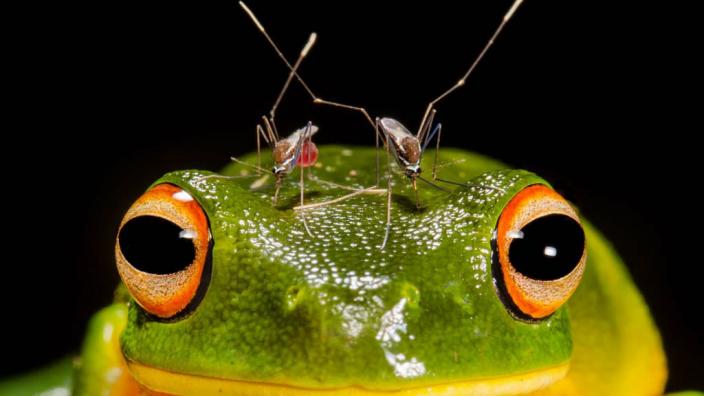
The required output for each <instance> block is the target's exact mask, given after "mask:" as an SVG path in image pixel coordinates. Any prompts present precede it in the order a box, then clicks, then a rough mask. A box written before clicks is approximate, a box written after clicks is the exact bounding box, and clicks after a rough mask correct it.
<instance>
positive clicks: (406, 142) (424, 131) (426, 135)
mask: <svg viewBox="0 0 704 396" xmlns="http://www.w3.org/2000/svg"><path fill="white" fill-rule="evenodd" d="M521 3H523V0H514V2H513V4H512V5H511V7H510V8H509V9H508V11H507V12H506V13H505V14H504V16H503V18H502V20H501V22H500V23H499V25H498V27H497V28H496V30H494V33H493V34H492V36H491V37H490V39H489V41H488V42H487V43H486V44H485V45H484V47H483V48H482V50H481V51H480V52H479V55H477V57H476V58H475V59H474V61H473V62H472V63H471V64H470V66H469V68H468V69H467V71H466V72H465V73H464V74H463V75H462V77H461V78H460V79H459V80H458V81H457V82H456V83H455V84H454V85H453V86H452V87H450V88H449V89H447V90H446V91H445V92H443V93H442V94H441V95H440V96H438V97H436V98H435V99H433V100H432V101H431V102H430V103H428V106H427V107H426V110H425V113H424V114H423V118H422V119H421V122H420V125H419V127H418V130H417V132H416V134H415V135H414V134H413V133H411V132H410V130H409V129H408V128H406V127H405V126H404V125H403V124H402V123H401V122H399V121H397V120H395V119H393V118H390V117H381V118H380V117H376V118H375V119H374V120H373V119H372V117H371V116H370V115H369V113H368V112H367V110H366V109H365V108H363V107H360V106H352V105H348V104H344V103H340V102H334V101H330V100H326V99H322V98H321V97H319V96H317V95H316V94H315V93H314V92H313V90H311V88H310V87H309V86H308V84H306V82H305V81H304V80H303V78H302V77H301V76H300V74H299V73H297V72H296V69H295V68H294V66H292V65H291V63H290V62H289V61H288V60H287V59H286V57H285V56H284V55H283V53H282V52H281V51H280V50H279V48H278V46H277V45H276V44H275V43H274V41H273V40H272V39H271V37H270V36H269V34H268V33H267V32H266V30H264V27H263V26H262V24H261V23H260V22H259V20H258V19H257V17H256V16H255V15H254V13H252V11H251V10H250V9H249V8H247V6H246V5H245V4H244V3H243V2H241V1H240V6H241V7H242V8H243V9H244V10H245V12H246V13H247V14H248V15H249V17H250V18H251V19H252V21H253V22H254V24H255V25H256V26H257V28H258V29H259V30H260V32H261V33H262V34H263V35H264V36H265V38H266V39H267V41H269V43H270V44H271V46H272V47H273V48H274V50H275V51H276V53H277V55H278V56H279V58H281V60H282V61H283V62H284V63H285V64H286V65H287V66H288V67H289V69H290V70H291V73H293V75H294V76H295V77H296V79H297V80H298V81H299V82H300V84H301V85H302V86H303V88H304V89H305V90H306V92H307V93H308V94H309V95H310V97H311V98H312V99H313V102H314V103H317V104H323V105H328V106H333V107H339V108H343V109H348V110H353V111H358V112H360V113H361V114H362V115H363V116H364V117H365V119H366V120H367V121H368V122H369V123H370V124H371V126H372V127H373V128H374V131H375V132H374V134H375V141H376V146H377V148H378V147H379V140H380V139H381V140H382V141H383V142H384V146H385V147H386V150H387V157H391V154H389V153H393V158H394V160H395V162H396V164H397V165H398V166H399V167H400V168H401V170H402V171H403V174H404V175H405V176H406V177H408V178H409V179H410V181H411V185H412V187H413V190H414V192H415V196H416V206H417V207H420V200H419V197H418V187H417V180H421V181H423V182H425V183H427V184H429V185H431V186H433V187H435V188H439V189H441V190H444V189H443V188H442V187H440V186H438V185H436V184H434V183H432V182H431V181H430V180H428V179H425V178H423V177H422V176H421V172H422V169H421V167H420V164H421V160H422V157H423V153H424V152H425V150H426V148H427V147H428V145H429V144H430V142H431V141H432V139H433V138H435V141H436V144H435V156H434V160H433V169H432V179H433V180H437V181H440V182H444V183H449V184H454V185H459V186H468V184H467V183H458V182H454V181H450V180H445V179H441V178H439V177H438V176H437V168H438V166H437V159H438V151H439V149H440V138H441V135H442V124H441V123H437V124H435V125H434V124H433V122H434V119H435V114H436V112H437V111H436V109H435V107H436V105H437V104H438V103H439V102H440V101H442V100H443V99H445V98H446V97H447V96H448V95H450V94H451V93H453V92H454V91H456V90H457V89H459V88H461V87H462V86H464V85H465V83H466V81H467V78H469V76H470V75H471V74H472V72H474V70H475V69H476V67H477V65H478V64H479V63H480V61H481V60H482V59H483V58H484V55H485V54H486V53H487V51H488V50H489V48H491V46H492V45H493V44H494V42H495V41H496V38H497V37H498V36H499V34H500V33H501V32H502V31H503V29H504V27H505V26H506V24H507V23H508V21H509V20H510V19H511V17H513V15H514V14H515V12H516V10H517V9H518V7H519V6H520V5H521ZM376 174H377V175H376V176H377V178H376V180H377V185H378V184H379V156H378V154H377V158H376ZM488 188H495V187H488ZM496 189H499V188H496ZM386 190H387V210H386V232H385V235H384V240H383V242H382V244H381V246H380V249H381V250H384V248H385V247H386V244H387V242H388V239H389V234H390V231H391V194H392V190H391V172H390V168H388V167H387V188H386ZM499 190H500V189H499ZM314 205H315V204H314ZM318 205H319V204H318ZM308 207H309V206H301V207H299V209H305V208H308Z"/></svg>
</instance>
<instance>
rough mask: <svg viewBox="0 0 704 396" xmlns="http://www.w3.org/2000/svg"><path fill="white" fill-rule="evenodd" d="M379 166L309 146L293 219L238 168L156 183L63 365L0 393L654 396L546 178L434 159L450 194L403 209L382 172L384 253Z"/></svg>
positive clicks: (598, 257)
mask: <svg viewBox="0 0 704 396" xmlns="http://www.w3.org/2000/svg"><path fill="white" fill-rule="evenodd" d="M376 154H377V152H376V150H375V149H374V148H369V147H361V146H336V145H323V146H320V147H319V160H318V162H317V163H316V164H315V166H314V167H313V169H314V172H315V175H316V176H315V177H314V178H313V177H311V178H310V180H308V181H307V183H306V196H307V197H308V198H307V202H306V205H305V208H304V209H302V208H301V207H297V206H296V205H297V204H298V201H297V199H298V195H297V187H298V184H297V182H296V180H288V179H287V180H285V181H283V182H282V185H281V195H280V197H279V201H278V203H277V204H276V205H272V200H271V196H272V192H273V188H274V183H272V175H270V174H259V173H258V172H256V171H253V170H252V169H251V168H248V167H246V166H243V165H242V163H246V162H248V161H249V162H254V160H255V158H256V157H255V154H250V155H248V156H244V157H241V161H239V162H238V163H232V164H230V165H228V166H226V167H225V168H224V169H222V170H221V171H220V172H219V174H220V175H224V176H234V177H227V178H226V177H213V176H214V175H218V174H216V173H213V172H211V171H204V170H182V171H174V172H170V173H167V174H165V175H164V176H162V177H161V178H159V179H158V180H156V181H155V182H154V183H153V184H152V185H151V186H149V187H148V188H147V189H146V191H145V193H144V194H143V195H142V196H141V197H139V198H138V199H136V201H135V202H134V204H133V205H132V206H131V207H130V209H128V210H127V212H126V213H125V216H124V218H123V220H122V222H121V224H120V226H119V229H118V231H117V233H116V243H115V262H116V269H117V271H118V272H119V274H120V277H121V282H120V284H119V285H118V287H117V289H116V292H115V298H114V301H113V302H112V303H111V304H110V305H108V306H107V307H105V308H103V309H102V310H100V311H99V312H97V313H95V315H94V316H93V317H92V319H91V320H90V322H89V324H88V326H87V331H86V335H85V339H84V342H83V345H82V348H81V351H80V353H79V354H78V356H76V357H73V358H67V359H64V360H62V361H60V362H57V363H56V364H54V365H52V366H50V367H48V368H46V369H44V370H42V371H39V372H35V373H32V374H28V375H26V376H23V377H20V378H17V379H13V380H10V381H6V382H4V383H0V394H3V395H7V394H10V395H11V394H17V395H23V394H42V395H48V394H51V395H257V396H258V395H282V396H294V395H404V396H411V395H412V396H417V395H512V394H529V395H568V396H569V395H625V394H628V395H658V394H662V392H663V390H664V386H665V382H666V378H667V364H666V357H665V353H664V351H663V345H662V341H661V338H660V335H659V333H658V330H657V327H656V325H655V322H654V320H653V318H652V317H651V315H650V312H649V310H648V307H647V305H646V303H645V301H644V299H643V297H642V296H641V294H640V293H639V291H638V289H637V287H636V285H635V284H634V283H633V280H632V279H631V277H630V276H629V274H628V271H627V268H626V266H625V265H624V263H623V261H622V259H621V258H620V257H619V255H618V254H617V252H616V251H615V249H614V247H613V246H612V245H611V244H610V243H609V241H608V240H607V239H606V238H605V237H604V236H603V235H602V234H601V233H600V232H599V231H598V230H597V229H595V227H594V226H592V225H591V223H589V222H588V220H586V219H585V218H583V216H581V214H580V213H579V211H578V209H577V208H576V207H575V206H574V205H573V204H572V203H570V202H569V201H567V200H566V199H565V198H564V197H562V196H561V195H560V194H559V193H558V192H556V190H555V189H554V188H553V186H551V185H550V184H549V183H548V182H547V181H546V180H544V179H543V178H541V177H540V176H538V175H536V174H534V173H532V172H529V171H526V170H521V169H514V168H512V167H510V166H507V165H505V164H504V163H502V162H500V161H498V160H495V159H492V158H489V157H487V156H484V155H481V154H478V153H474V152H470V151H466V150H461V149H453V148H443V149H442V150H441V151H440V152H439V159H438V161H440V163H444V164H447V166H445V167H443V168H442V170H441V171H442V172H443V173H444V174H445V177H452V178H453V180H455V181H457V182H458V183H456V184H453V185H452V186H451V187H442V188H432V187H430V186H428V187H427V188H422V189H418V194H420V195H421V202H422V203H423V204H422V206H421V208H418V207H416V197H415V195H414V194H415V191H414V190H413V188H412V187H411V186H410V183H408V181H407V180H405V179H404V178H403V175H396V174H394V172H393V169H392V168H389V169H387V177H391V178H392V180H393V183H392V184H390V186H391V188H392V194H391V195H390V197H391V198H392V199H391V205H392V206H393V212H392V213H393V214H394V216H393V218H392V219H391V231H390V235H389V239H388V243H387V244H386V246H384V247H383V249H382V248H380V245H381V242H382V238H383V236H384V231H385V224H386V209H385V208H386V205H387V202H386V197H387V195H386V194H385V193H384V191H383V189H379V190H380V191H374V190H371V189H365V188H364V187H365V186H369V185H373V184H374V178H375V175H376V168H375V166H376ZM421 166H425V167H427V166H430V164H429V163H426V160H425V159H424V160H423V163H422V164H421ZM290 179H295V178H290ZM322 179H325V180H328V181H333V182H335V183H331V182H322ZM343 184H344V186H351V187H349V188H353V189H356V191H358V192H359V194H350V193H349V191H348V190H346V189H344V188H341V186H342V185H343ZM340 197H345V198H346V199H344V200H338V199H339V198H340ZM302 216H305V218H306V220H307V222H308V226H309V228H310V230H311V231H312V235H310V234H309V233H307V232H305V231H304V229H303V222H302ZM52 392H53V393H52ZM686 394H690V395H694V394H700V395H701V393H699V392H691V393H686ZM681 395H685V393H682V394H681Z"/></svg>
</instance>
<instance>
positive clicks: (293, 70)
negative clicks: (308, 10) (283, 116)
mask: <svg viewBox="0 0 704 396" xmlns="http://www.w3.org/2000/svg"><path fill="white" fill-rule="evenodd" d="M316 38H317V35H316V34H315V33H312V34H311V35H310V37H309V38H308V42H306V45H305V46H304V47H303V49H302V50H301V53H300V54H299V55H298V59H296V63H294V64H293V68H291V71H290V72H289V73H288V78H286V82H285V83H284V86H283V87H282V88H281V92H279V96H277V97H276V102H274V106H272V107H271V110H270V111H269V117H271V120H272V122H273V121H274V119H275V118H276V109H277V108H278V107H279V104H280V103H281V100H282V99H283V98H284V94H285V93H286V90H287V89H288V87H289V85H291V81H292V80H293V77H294V76H295V75H296V70H298V68H299V67H300V66H301V62H303V58H305V57H306V55H308V52H309V51H310V49H311V48H313V45H314V44H315V40H316Z"/></svg>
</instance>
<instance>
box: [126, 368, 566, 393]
mask: <svg viewBox="0 0 704 396" xmlns="http://www.w3.org/2000/svg"><path fill="white" fill-rule="evenodd" d="M127 365H128V367H129V370H130V372H131V373H132V375H133V376H134V378H135V379H136V380H137V381H139V382H140V383H141V384H142V385H144V386H146V387H147V388H149V389H151V390H154V391H157V392H163V393H168V394H173V395H202V396H209V395H218V396H222V395H238V396H303V395H307V396H309V395H326V396H342V395H345V396H371V395H393V396H397V395H398V396H419V395H433V396H439V395H443V396H450V395H482V396H489V395H514V394H521V393H527V392H531V391H534V390H537V389H541V388H544V387H546V386H548V385H550V384H552V383H554V382H556V381H557V380H559V379H562V378H563V377H564V376H565V375H566V374H567V370H568V368H569V364H568V363H564V364H561V365H559V366H556V367H551V368H548V369H543V370H539V371H532V372H529V373H523V374H517V375H510V376H502V377H494V378H483V379H478V380H472V381H462V382H453V383H448V384H439V385H430V386H423V387H417V388H409V389H402V390H396V391H374V390H368V389H364V388H362V387H358V386H351V387H344V388H336V389H308V388H300V387H295V386H288V385H283V384H269V383H263V382H247V381H236V380H226V379H220V378H209V377H201V376H195V375H187V374H179V373H173V372H170V371H165V370H161V369H157V368H153V367H148V366H145V365H143V364H140V363H137V362H128V363H127Z"/></svg>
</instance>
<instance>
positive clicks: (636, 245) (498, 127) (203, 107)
mask: <svg viewBox="0 0 704 396" xmlns="http://www.w3.org/2000/svg"><path fill="white" fill-rule="evenodd" d="M294 3H295V4H294ZM509 5H510V4H509V1H506V0H502V1H496V0H482V1H470V2H425V3H423V2H418V3H417V4H411V2H398V3H396V2H383V3H382V2H324V3H321V4H317V3H314V2H309V1H305V2H285V3H282V4H274V3H265V2H254V1H252V2H251V3H250V6H251V8H252V9H253V10H254V11H255V12H256V13H257V14H258V15H259V17H260V19H261V20H262V22H263V23H264V25H265V26H267V27H268V30H269V32H270V33H271V35H272V36H273V37H274V38H275V40H277V41H278V42H279V45H280V47H281V48H282V49H283V51H284V52H285V53H286V54H287V55H288V56H289V57H292V58H293V57H295V55H297V53H298V51H299V50H300V48H301V46H302V45H303V44H304V43H305V41H306V39H307V37H308V34H309V32H311V31H313V30H315V31H317V32H318V34H319V41H318V44H317V46H316V48H314V49H313V51H312V52H311V54H310V57H309V59H307V60H306V61H305V63H304V65H303V67H302V69H301V74H302V75H303V76H304V77H305V78H306V79H307V80H308V82H309V83H310V85H311V86H312V87H313V89H314V90H316V91H317V92H318V94H319V95H320V96H322V97H324V98H328V99H333V100H340V101H345V102H348V103H351V104H359V105H364V106H366V107H367V108H368V109H369V111H370V112H371V113H372V114H373V115H384V116H391V117H394V118H397V119H399V120H401V121H402V122H404V123H406V124H407V125H408V126H409V127H411V129H414V128H415V127H416V125H417V123H418V122H419V121H420V117H421V115H422V111H423V110H424V108H425V105H426V104H427V102H428V100H430V99H431V98H433V97H434V96H435V95H438V94H439V93H440V92H442V90H444V89H445V88H446V87H448V86H449V85H451V84H452V83H454V82H455V81H456V80H457V78H458V77H459V76H460V75H461V74H462V73H463V72H464V70H465V68H466V67H467V65H468V63H469V62H470V61H471V60H472V59H473V57H474V56H475V55H476V54H477V53H478V51H479V50H480V49H481V46H482V45H483V44H484V43H485V41H486V40H487V39H488V37H489V36H490V34H491V32H492V31H493V29H494V28H495V26H496V25H497V23H498V21H499V20H500V19H501V17H502V16H503V14H504V12H505V11H506V10H507V8H508V7H509ZM688 7H690V6H688V5H686V3H685V2H667V3H661V4H657V3H647V2H636V1H626V2H613V1H589V2H567V1H557V0H540V1H538V0H526V2H525V4H524V5H523V7H522V8H521V9H520V10H519V11H518V13H517V14H516V16H515V18H514V20H513V21H512V22H511V23H510V24H509V26H508V27H507V29H506V30H505V34H504V35H503V36H501V37H500V38H499V40H498V41H497V43H496V45H495V47H494V48H493V49H492V50H491V51H490V52H489V54H488V56H487V57H486V59H485V61H484V62H483V63H482V64H481V65H480V67H479V68H478V69H477V70H476V74H474V75H473V76H472V77H471V79H470V81H468V84H467V86H466V87H465V88H463V89H462V90H461V91H459V92H458V93H457V94H455V95H453V96H452V97H450V98H448V100H447V101H446V102H443V103H442V104H441V105H440V106H439V112H438V117H439V119H440V120H441V121H442V123H443V129H444V134H443V142H442V143H443V145H446V146H456V147H462V148H466V149H470V150H475V151H478V152H481V153H484V154H487V155H490V156H493V157H496V158H498V159H501V160H503V161H505V162H507V163H509V164H512V165H514V166H516V167H520V168H525V169H529V170H532V171H534V172H536V173H538V174H540V175H542V176H544V177H545V178H546V179H548V180H550V181H551V182H552V183H553V184H554V185H555V186H556V188H558V190H559V191H561V192H562V193H563V194H564V195H565V196H566V197H567V198H569V199H571V200H572V201H574V202H575V203H576V204H577V205H578V206H579V207H580V209H581V210H582V212H583V214H584V216H585V217H587V218H589V219H590V220H591V221H592V222H593V223H595V224H596V226H597V227H598V228H600V229H601V230H602V231H603V232H604V233H605V234H606V235H607V236H608V238H609V239H611V240H612V241H613V243H614V245H615V246H616V248H617V250H618V251H619V252H620V253H621V254H622V255H623V257H624V258H625V259H626V262H627V264H628V266H629V268H630V270H631V272H632V274H633V277H634V278H635V281H636V283H637V284H638V285H639V287H640V288H641V290H642V292H643V294H644V296H645V298H646V300H647V301H648V303H649V305H650V307H651V309H652V311H653V314H654V316H655V319H656V321H657V323H658V325H659V327H660V329H661V331H662V334H663V338H664V341H665V347H666V350H667V353H668V357H669V366H670V371H671V373H670V388H671V389H682V388H685V387H689V388H692V387H694V388H700V389H702V388H704V382H702V381H703V380H702V377H701V373H703V372H704V366H703V364H702V362H703V360H702V359H701V356H704V347H703V345H702V342H701V334H702V330H703V329H702V326H701V325H700V324H698V320H699V316H701V312H702V308H701V303H702V298H701V291H700V289H701V288H700V286H699V284H700V282H701V278H700V277H699V276H698V274H699V273H700V267H701V262H702V260H701V257H700V255H701V247H700V246H699V245H700V244H701V242H699V240H700V239H701V237H700V235H701V233H702V231H701V225H700V224H701V215H700V213H699V211H700V210H701V209H700V207H701V204H700V197H699V194H698V193H697V192H695V190H697V189H698V188H699V184H700V177H699V171H698V170H699V168H700V167H699V158H700V156H701V155H700V154H699V150H698V144H696V143H695V142H694V139H693V138H691V137H688V136H690V135H692V134H694V133H696V132H701V130H702V129H701V125H699V126H696V125H697V124H696V123H694V122H693V119H694V118H695V117H694V116H696V115H697V114H695V112H698V113H701V99H700V96H699V98H698V97H697V95H700V93H699V92H700V91H698V88H697V84H698V81H695V78H698V74H695V73H694V72H695V71H696V70H699V71H700V70H701V69H697V68H696V67H695V66H694V64H693V60H694V56H695V55H696V53H697V52H700V51H701V48H702V47H701V43H700V42H699V43H698V45H695V41H697V40H698V39H696V37H698V36H696V35H695V32H694V28H693V27H692V26H695V23H694V21H688V19H692V17H690V16H693V15H695V13H694V11H693V10H692V9H688ZM30 8H31V9H28V10H22V11H18V13H17V14H10V13H8V14H6V15H5V16H6V17H7V18H10V19H12V18H14V17H15V16H17V17H18V18H17V19H18V20H19V21H20V24H19V25H20V26H18V27H17V29H15V30H14V31H13V32H12V34H10V35H9V36H8V38H9V39H10V42H11V46H12V49H13V50H15V51H16V52H15V55H13V56H11V57H9V58H6V62H7V63H9V64H11V65H12V66H14V68H13V73H14V74H11V75H8V76H9V77H10V78H9V79H8V80H10V82H12V83H13V85H14V86H15V88H17V89H16V90H13V91H12V92H13V95H14V97H13V100H12V101H11V102H12V104H11V105H10V106H9V107H8V108H7V109H8V110H9V113H10V117H9V118H10V119H11V120H13V121H15V122H16V123H15V125H14V126H12V127H8V128H5V132H6V134H5V136H6V139H5V140H6V141H5V143H4V144H3V147H4V148H5V150H4V151H5V157H6V158H5V161H7V162H8V163H7V164H6V165H5V167H4V169H5V172H3V175H4V180H5V188H4V189H3V190H4V192H5V195H6V204H5V205H4V218H5V219H8V220H9V225H8V226H7V227H6V228H5V233H6V234H8V235H10V237H9V238H10V239H9V243H5V244H4V246H5V251H6V256H5V260H4V263H3V268H4V271H3V275H2V279H3V282H2V288H0V293H1V296H0V297H1V298H2V301H3V302H4V304H3V305H4V307H5V314H4V315H3V320H2V337H1V338H0V340H1V341H2V346H1V348H2V350H3V357H2V359H0V360H2V362H1V363H0V365H1V366H2V367H0V368H1V370H0V375H5V374H10V373H17V372H22V371H25V370H27V369H30V368H33V367H36V366H37V365H39V364H42V363H46V362H48V361H50V360H51V359H54V358H57V357H59V356H62V355H64V354H66V353H68V352H70V351H75V350H76V348H77V347H78V345H79V343H80V340H81V337H82V333H83V330H84V326H85V324H86V321H87V319H88V317H89V316H90V314H91V313H92V312H94V311H95V310H97V309H98V308H99V307H101V306H102V305H104V304H106V303H107V302H109V301H110V299H111V295H112V290H113V287H114V285H115V283H116V282H117V274H116V271H115V269H114V263H113V257H112V255H113V252H112V250H113V242H114V237H115V232H116V227H117V224H118V222H119V220H120V217H121V215H122V214H123V213H124V211H125V210H126V209H127V208H128V206H129V205H130V203H131V202H132V201H133V200H134V199H135V198H136V197H138V196H139V194H140V193H141V192H142V191H143V190H144V188H146V187H147V186H148V185H149V184H150V183H151V182H152V181H153V180H155V179H156V178H157V177H159V176H160V175H161V174H163V173H165V172H167V171H170V170H175V169H183V168H205V169H213V170H215V169H218V168H220V167H222V166H223V165H225V164H226V163H227V160H228V158H229V156H230V155H239V154H242V153H244V152H246V151H250V150H252V149H254V147H255V145H254V142H255V140H254V125H255V124H256V122H257V120H258V117H259V116H260V115H261V114H263V113H264V112H266V111H267V110H268V108H269V107H270V106H271V103H272V102H273V100H274V98H275V97H276V94H277V93H278V90H279V88H280V85H281V84H282V82H283V81H284V79H285V77H286V69H285V67H284V66H283V65H282V64H281V62H280V61H279V60H278V59H277V58H276V56H275V55H274V53H273V52H272V50H271V49H270V48H269V47H268V45H267V44H266V42H265V41H264V39H263V37H262V36H261V35H260V34H259V33H258V31H257V30H256V29H255V27H254V26H253V25H252V24H251V23H250V22H249V20H248V19H247V18H246V16H245V15H244V14H243V13H242V12H241V10H240V9H239V7H237V5H236V3H235V2H229V1H222V2H210V3H205V2H199V3H196V2H191V3H186V2H183V3H181V2H149V3H147V2H130V1H127V2H112V3H110V2H98V3H93V4H75V3H74V4H71V5H66V4H54V5H49V6H41V7H40V6H38V5H37V6H36V7H34V6H32V5H30ZM697 110H699V111H697ZM309 119H312V120H314V121H315V122H316V123H317V124H318V125H319V126H320V127H321V133H319V134H318V135H317V136H316V138H317V142H318V143H333V142H335V143H346V144H371V143H372V142H371V141H370V136H372V134H371V132H370V131H369V129H368V125H366V124H365V122H364V120H363V119H362V117H361V116H360V115H359V114H356V113H352V112H346V111H341V110H336V109H329V108H322V107H317V106H313V105H312V104H310V101H309V99H308V98H307V97H306V96H305V94H304V92H303V91H302V90H301V89H300V88H299V87H298V86H295V87H294V88H293V89H292V90H291V92H290V95H289V96H287V98H286V100H285V102H284V104H283V105H282V107H281V109H280V112H279V116H278V120H279V127H280V128H281V129H282V130H293V129H294V128H297V127H299V126H302V125H303V124H304V123H305V122H306V121H307V120H309ZM6 240H7V237H6Z"/></svg>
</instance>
